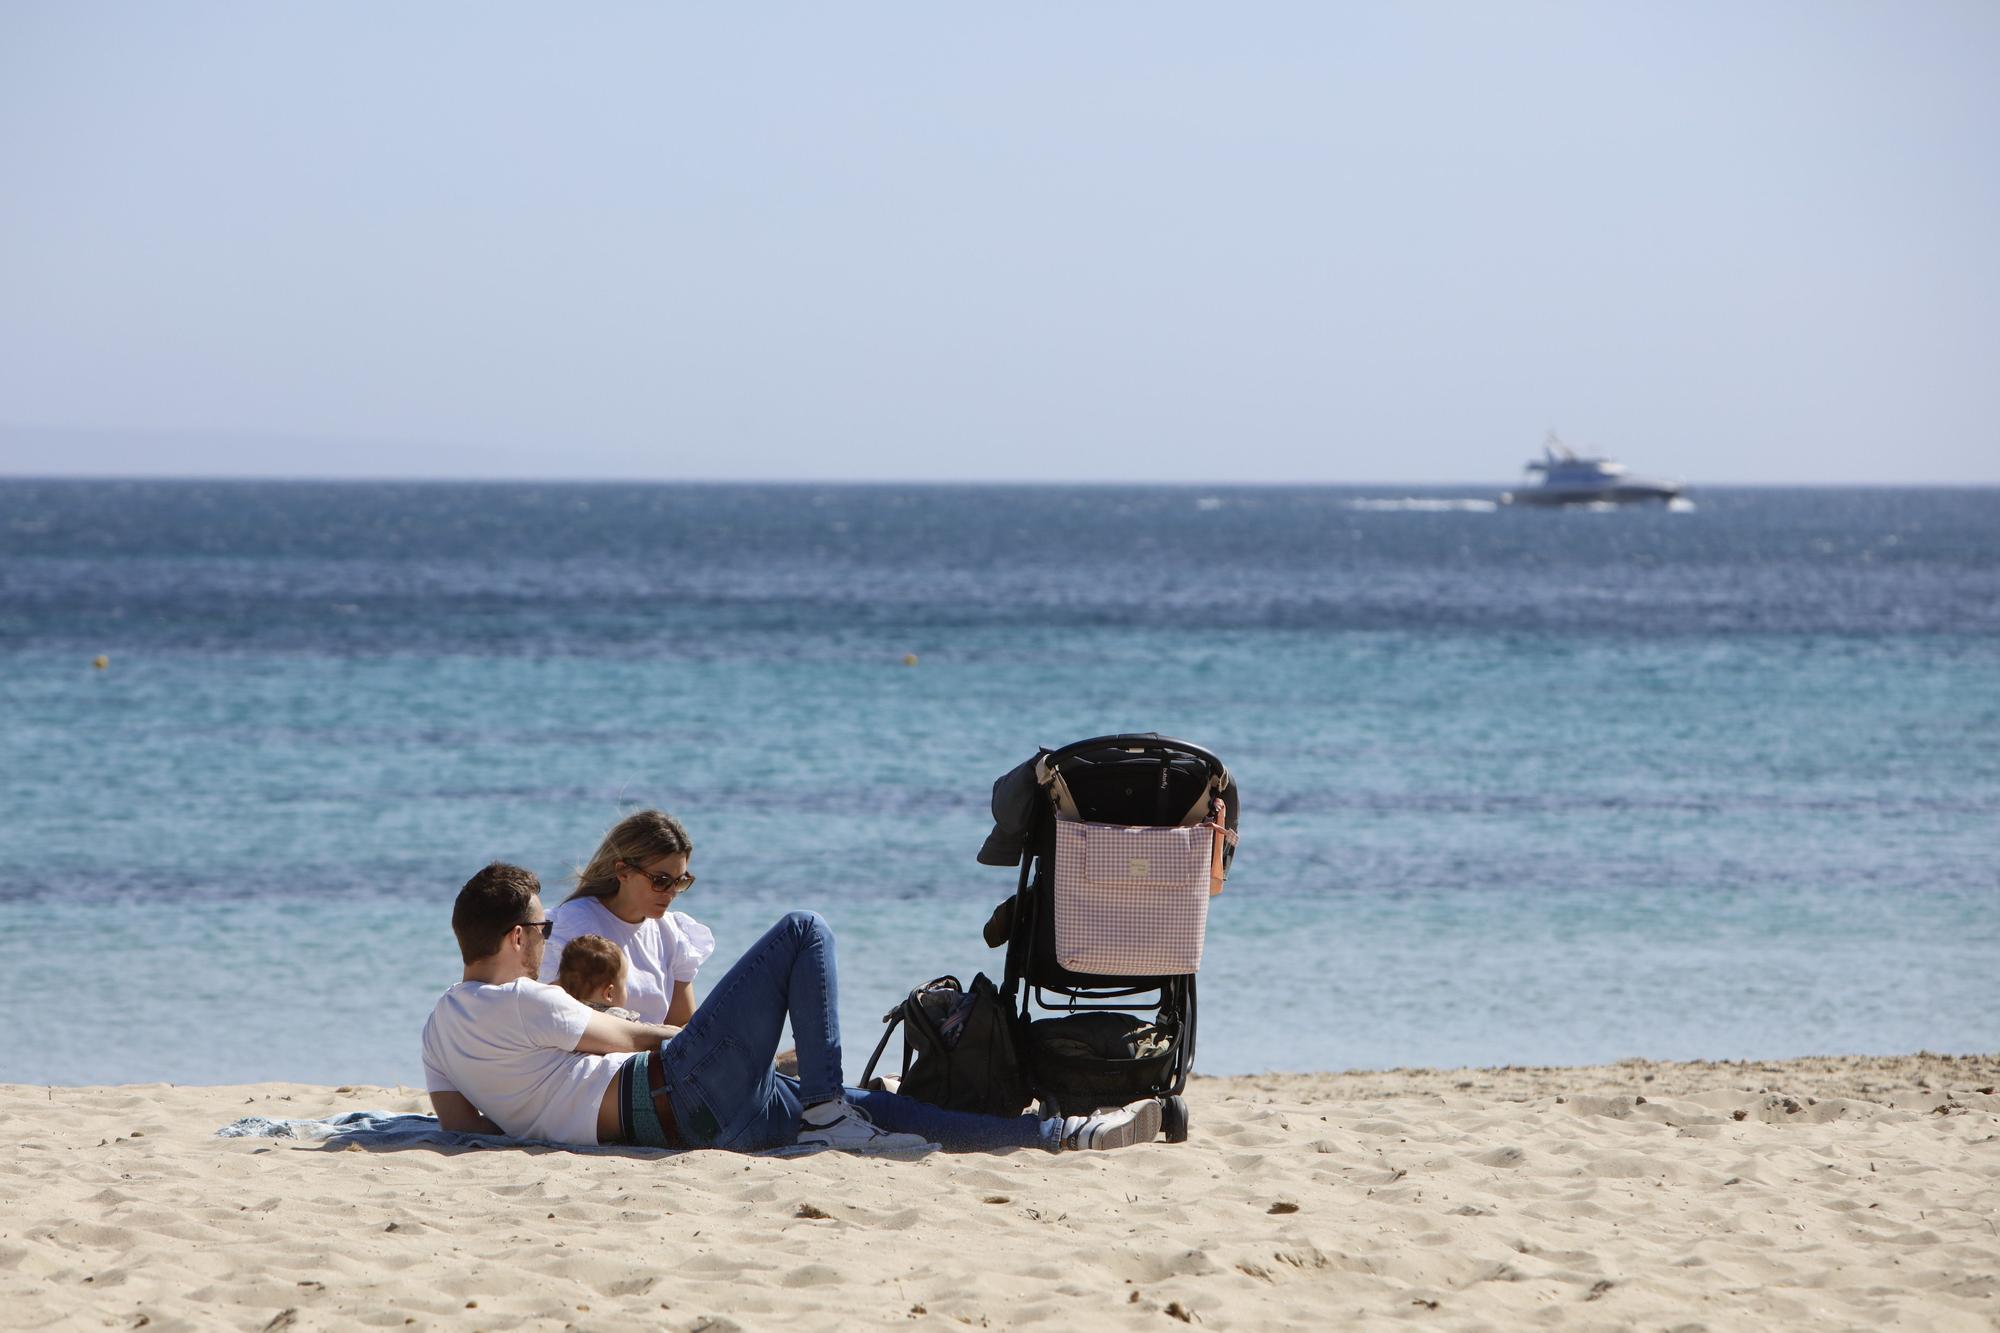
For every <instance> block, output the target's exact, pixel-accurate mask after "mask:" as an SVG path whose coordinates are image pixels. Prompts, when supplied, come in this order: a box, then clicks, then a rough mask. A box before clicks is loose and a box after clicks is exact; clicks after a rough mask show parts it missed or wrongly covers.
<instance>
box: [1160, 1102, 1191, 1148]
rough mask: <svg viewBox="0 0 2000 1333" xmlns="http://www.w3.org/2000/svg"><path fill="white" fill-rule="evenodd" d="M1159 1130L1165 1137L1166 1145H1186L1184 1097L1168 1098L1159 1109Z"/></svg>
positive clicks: (1186, 1111)
mask: <svg viewBox="0 0 2000 1333" xmlns="http://www.w3.org/2000/svg"><path fill="white" fill-rule="evenodd" d="M1160 1130H1161V1132H1162V1133H1164V1134H1165V1135H1166V1136H1167V1142H1168V1143H1186V1142H1187V1136H1188V1109H1187V1099H1186V1098H1185V1097H1169V1098H1167V1101H1166V1105H1165V1106H1163V1107H1162V1108H1161V1115H1160Z"/></svg>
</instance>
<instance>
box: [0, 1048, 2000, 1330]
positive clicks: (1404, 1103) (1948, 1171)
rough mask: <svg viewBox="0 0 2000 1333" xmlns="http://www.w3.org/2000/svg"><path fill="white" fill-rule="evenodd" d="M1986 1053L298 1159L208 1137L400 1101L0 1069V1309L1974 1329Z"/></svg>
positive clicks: (1302, 1092) (1990, 1101)
mask: <svg viewBox="0 0 2000 1333" xmlns="http://www.w3.org/2000/svg"><path fill="white" fill-rule="evenodd" d="M1996 1082H2000V1056H1990V1057H1969V1058H1961V1059H1957V1060H1954V1059H1950V1058H1948V1057H1938V1056H1912V1057H1904V1058H1897V1059H1859V1058H1855V1059H1820V1060H1794V1061H1787V1062H1783V1063H1774V1064H1750V1065H1727V1064H1721V1065H1712V1064H1643V1063H1626V1064H1621V1065H1617V1066H1613V1067H1607V1068H1594V1069H1527V1070H1514V1069H1509V1070H1476V1071H1429V1070H1423V1071H1399V1072H1395V1073H1389V1074H1343V1075H1323V1076H1270V1077H1257V1078H1231V1079H1198V1080H1196V1081H1195V1083H1194V1084H1193V1086H1192V1087H1191V1088H1190V1093H1189V1096H1190V1101H1191V1102H1192V1105H1193V1113H1194V1114H1193V1118H1194V1138H1193V1140H1192V1141H1191V1142H1189V1143H1187V1144H1185V1145H1180V1146H1169V1145H1167V1144H1165V1143H1160V1144H1157V1145H1153V1146H1149V1147H1141V1148H1133V1149H1129V1150H1125V1151H1121V1152H1113V1153H1074V1154H1065V1155H1062V1156H1051V1155H1048V1154H1045V1153H1039V1152H1017V1153H1012V1154H1005V1155H955V1156H954V1155H943V1154H938V1155H933V1156H931V1157H928V1158H923V1159H919V1160H916V1161H895V1160H884V1159H869V1158H859V1157H849V1156H841V1155H836V1154H830V1153H829V1154H819V1155H815V1156H810V1157H803V1158H794V1159H771V1158H746V1157H738V1156H733V1155H730V1154H727V1153H716V1152H697V1153H686V1154H681V1155H678V1156H672V1157H664V1158H662V1157H636V1156H590V1155H579V1154H570V1153H562V1152H528V1151H515V1150H506V1151H479V1152H464V1153H439V1152H435V1151H424V1150H419V1151H410V1152H399V1153H379V1154H378V1153H363V1152H359V1151H354V1152H327V1151H322V1150H315V1149H312V1148H308V1147H303V1146H298V1145H295V1144H292V1143H289V1142H283V1141H268V1140H266V1141H257V1140H224V1139H217V1138H214V1137H213V1134H214V1131H215V1130H216V1128H217V1127H218V1126H220V1125H222V1124H224V1123H226V1122H227V1121H229V1120H231V1119H234V1118H235V1117H236V1116H238V1115H246V1114H265V1115H273V1116H306V1115H321V1114H326V1113H329V1112H333V1111H338V1110H348V1109H355V1108H359V1107H380V1108H386V1109H402V1110H414V1109H422V1108H423V1105H424V1103H423V1101H422V1099H421V1098H420V1097H419V1096H417V1095H416V1094H414V1093H412V1092H410V1091H408V1090H403V1089H398V1090H384V1089H375V1088H360V1089H340V1090H335V1089H330V1088H313V1087H302V1086H293V1085H261V1086H257V1087H250V1088H184V1087H162V1086H146V1087H123V1088H55V1089H48V1088H39V1087H19V1086H13V1087H0V1139H4V1141H5V1142H6V1144H7V1146H6V1148H5V1149H4V1151H0V1322H4V1324H5V1325H6V1326H8V1327H15V1328H30V1327H49V1326H61V1327H79V1328H85V1327H88V1328H101V1327H114V1328H132V1327H142V1326H143V1327H146V1328H148V1329H155V1330H164V1329H175V1328H238V1329H263V1328H271V1329H278V1328H345V1327H354V1326H386V1327H403V1326H404V1325H406V1324H415V1325H417V1326H430V1325H441V1326H450V1327H453V1328H463V1329H468V1330H470V1329H476V1328H494V1329H504V1328H520V1327H530V1326H533V1327H541V1326H551V1327H560V1326H564V1325H571V1324H573V1325H575V1326H577V1327H579V1328H615V1327H630V1326H640V1325H643V1326H650V1327H667V1328H675V1329H694V1328H710V1329H720V1328H733V1327H743V1328H752V1329H800V1328H807V1329H819V1328H826V1329H831V1328H843V1327H853V1326H855V1325H859V1324H875V1325H883V1326H894V1327H899V1328H901V1327H917V1328H922V1327H935V1328H961V1327H964V1326H967V1325H970V1326H973V1327H1010V1326H1014V1325H1035V1324H1048V1325H1050V1326H1054V1327H1063V1326H1071V1325H1074V1326H1077V1327H1086V1328H1098V1327H1116V1326H1121V1325H1129V1326H1132V1327H1143V1328H1152V1329H1164V1328H1169V1327H1173V1326H1174V1324H1175V1322H1176V1321H1177V1320H1185V1321H1188V1322H1194V1323H1200V1324H1201V1325H1203V1326H1205V1327H1209V1328H1252V1329H1266V1328H1301V1329H1304V1328H1310V1329H1324V1328H1328V1327H1333V1326H1343V1325H1344V1326H1352V1327H1365V1328H1380V1327H1383V1326H1385V1325H1391V1324H1395V1323H1398V1322H1402V1321H1408V1322H1410V1323H1412V1324H1414V1325H1416V1326H1421V1327H1427V1328H1428V1327H1450V1328H1470V1327H1495V1326H1497V1327H1519V1326H1529V1325H1536V1326H1542V1325H1549V1326H1563V1327H1603V1328H1625V1327H1631V1326H1644V1327H1649V1328H1745V1329H1751V1328H1755V1329H1763V1328H1774V1327H1785V1328H1800V1327H1812V1328H1816V1329H1835V1328H1868V1329H1874V1328H1883V1327H1888V1326H1891V1325H1894V1326H1899V1327H1904V1328H1912V1329H1918V1328H1921V1329H1993V1328H1996V1327H2000V1097H1996V1096H1995V1095H1994V1094H1993V1093H1992V1092H1991V1091H1990V1089H1991V1088H1992V1087H1993V1086H1994V1084H1995V1083H1996ZM1979 1089H1989V1091H1979ZM1640 1098H1644V1101H1643V1102H1641V1101H1640V1100H1639V1099H1640ZM819 1214H824V1216H819Z"/></svg>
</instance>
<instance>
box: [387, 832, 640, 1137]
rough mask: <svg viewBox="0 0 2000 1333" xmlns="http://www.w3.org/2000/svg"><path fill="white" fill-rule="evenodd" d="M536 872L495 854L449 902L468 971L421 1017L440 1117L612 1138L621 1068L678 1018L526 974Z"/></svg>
mask: <svg viewBox="0 0 2000 1333" xmlns="http://www.w3.org/2000/svg"><path fill="white" fill-rule="evenodd" d="M541 887H542V886H541V881H539V880H538V879H536V878H535V876H534V873H533V872H532V871H528V870H523V869H522V868H521V867H519V866H510V865H504V864H499V863H495V864H493V865H489V866H487V867H486V868H485V869H484V870H482V871H480V872H479V873H478V874H476V875H474V876H473V877H472V878H471V879H470V880H469V881H467V883H466V885H465V887H464V889H462V890H461V891H460V892H459V895H458V901H457V903H455V904H454V905H453V907H452V912H451V929H452V933H453V934H454V935H456V936H458V947H459V952H460V953H461V954H462V955H463V957H464V959H465V976H464V979H463V980H462V981H460V982H459V984H458V985H456V986H453V987H452V988H451V989H450V990H448V991H446V992H445V993H444V995H443V996H442V997H441V998H440V999H439V1000H438V1002H437V1006H436V1008H434V1009H433V1010H432V1011H431V1016H430V1020H429V1021H428V1022H426V1023H425V1024H424V1078H425V1081H426V1083H427V1085H428V1087H429V1089H430V1095H431V1106H432V1107H433V1108H434V1109H435V1110H436V1111H437V1117H438V1123H439V1124H441V1125H443V1126H444V1127H445V1128H446V1129H450V1130H459V1131H463V1132H467V1133H473V1134H511V1135H513V1136H514V1137H516V1138H532V1139H552V1140H555V1141H557V1142H561V1143H616V1142H619V1141H620V1139H621V1129H620V1102H619V1093H620V1080H619V1077H618V1075H619V1071H620V1066H622V1065H623V1064H624V1063H625V1057H627V1056H629V1055H632V1054H634V1053H637V1052H639V1051H657V1050H659V1049H660V1046H661V1044H662V1043H663V1042H665V1041H667V1040H668V1039H669V1038H671V1037H673V1036H674V1034H675V1033H676V1032H678V1031H679V1029H678V1028H670V1027H664V1026H658V1025H654V1024H649V1023H633V1022H630V1021H627V1020H625V1019H621V1018H613V1017H611V1016H610V1015H608V1014H602V1013H599V1012H598V1011H596V1010H595V1009H592V1008H590V1007H589V1006H588V1005H585V1004H582V1003H580V1002H578V1001H577V1000H575V999H573V998H571V996H569V995H568V994H567V993H566V992H564V991H562V990H561V989H559V988H557V987H555V986H545V985H543V984H542V983H540V982H538V981H536V980H535V978H536V976H537V975H539V973H540V969H541V965H542V951H543V949H544V948H545V947H547V943H548V937H549V924H548V913H546V912H545V911H543V910H542V899H541Z"/></svg>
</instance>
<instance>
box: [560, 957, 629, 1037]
mask: <svg viewBox="0 0 2000 1333" xmlns="http://www.w3.org/2000/svg"><path fill="white" fill-rule="evenodd" d="M628 966H629V965H628V964H627V963H626V962H625V951H624V950H623V949H621V948H619V947H618V946H617V945H615V944H613V943H612V942H611V941H610V940H607V939H605V938H604V937H603V936H602V935H579V936H577V937H576V938H575V939H573V940H571V941H570V942H569V943H568V944H566V945H564V946H563V951H562V961H561V962H560V963H559V964H557V966H556V985H558V986H561V987H562V988H563V989H564V990H566V991H568V992H569V993H570V994H571V995H574V996H575V997H576V998H577V999H579V1000H582V1001H583V1002H584V1003H585V1004H587V1005H589V1006H590V1007H591V1008H593V1009H600V1010H602V1011H603V1012H605V1013H607V1014H610V1015H611V1016H612V1017H613V1018H625V1019H630V1020H631V1021H633V1022H635V1023H636V1022H638V1021H639V1015H637V1014H635V1013H633V1012H632V1011H631V1010H630V1009H627V1008H626V1007H625V974H626V971H627V970H628Z"/></svg>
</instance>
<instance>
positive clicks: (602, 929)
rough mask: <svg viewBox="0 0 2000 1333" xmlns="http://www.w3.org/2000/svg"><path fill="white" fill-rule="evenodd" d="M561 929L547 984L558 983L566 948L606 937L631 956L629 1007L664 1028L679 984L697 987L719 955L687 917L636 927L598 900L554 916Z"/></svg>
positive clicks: (552, 939)
mask: <svg viewBox="0 0 2000 1333" xmlns="http://www.w3.org/2000/svg"><path fill="white" fill-rule="evenodd" d="M550 920H552V921H554V922H555V923H556V925H555V933H554V934H552V935H551V936H549V946H548V948H547V949H546V950H544V951H543V953H542V980H543V981H554V980H555V979H556V969H557V967H559V966H560V965H561V963H562V951H563V946H564V945H565V944H568V943H569V942H570V941H571V940H573V939H575V938H576V937H577V936H579V935H602V936H603V937H604V938H605V939H607V940H610V941H611V942H612V943H613V944H615V945H617V946H618V947H619V948H621V949H623V950H624V951H625V961H626V963H627V964H629V965H630V967H631V971H630V972H628V973H627V974H626V977H625V1007H626V1008H627V1009H630V1010H632V1011H633V1012H634V1013H636V1014H638V1015H639V1019H640V1021H641V1022H645V1023H664V1022H666V1021H667V1005H668V1003H669V1002H670V1001H672V999H673V997H674V983H675V982H676V981H693V980H694V978H695V974H696V973H697V972H699V971H701V965H702V964H703V963H705V962H707V961H708V956H709V955H710V954H712V953H714V952H715V936H714V935H713V934H711V933H710V932H709V929H708V927H707V926H704V925H702V924H701V922H699V921H697V920H695V919H694V918H693V917H691V916H689V915H688V914H687V913H685V912H668V913H667V914H666V915H665V916H663V917H660V918H659V919H658V920H654V919H653V918H651V917H648V918H647V919H646V920H644V921H641V922H639V923H638V924H636V925H634V924H633V923H632V922H630V921H623V920H620V919H619V918H618V917H617V916H615V915H613V913H612V911H611V909H610V908H608V907H606V906H605V905H604V903H603V901H602V900H600V899H597V898H571V899H570V900H569V901H568V902H566V903H562V904H560V905H559V906H557V908H556V910H555V911H554V912H553V913H552V914H551V915H550Z"/></svg>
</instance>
